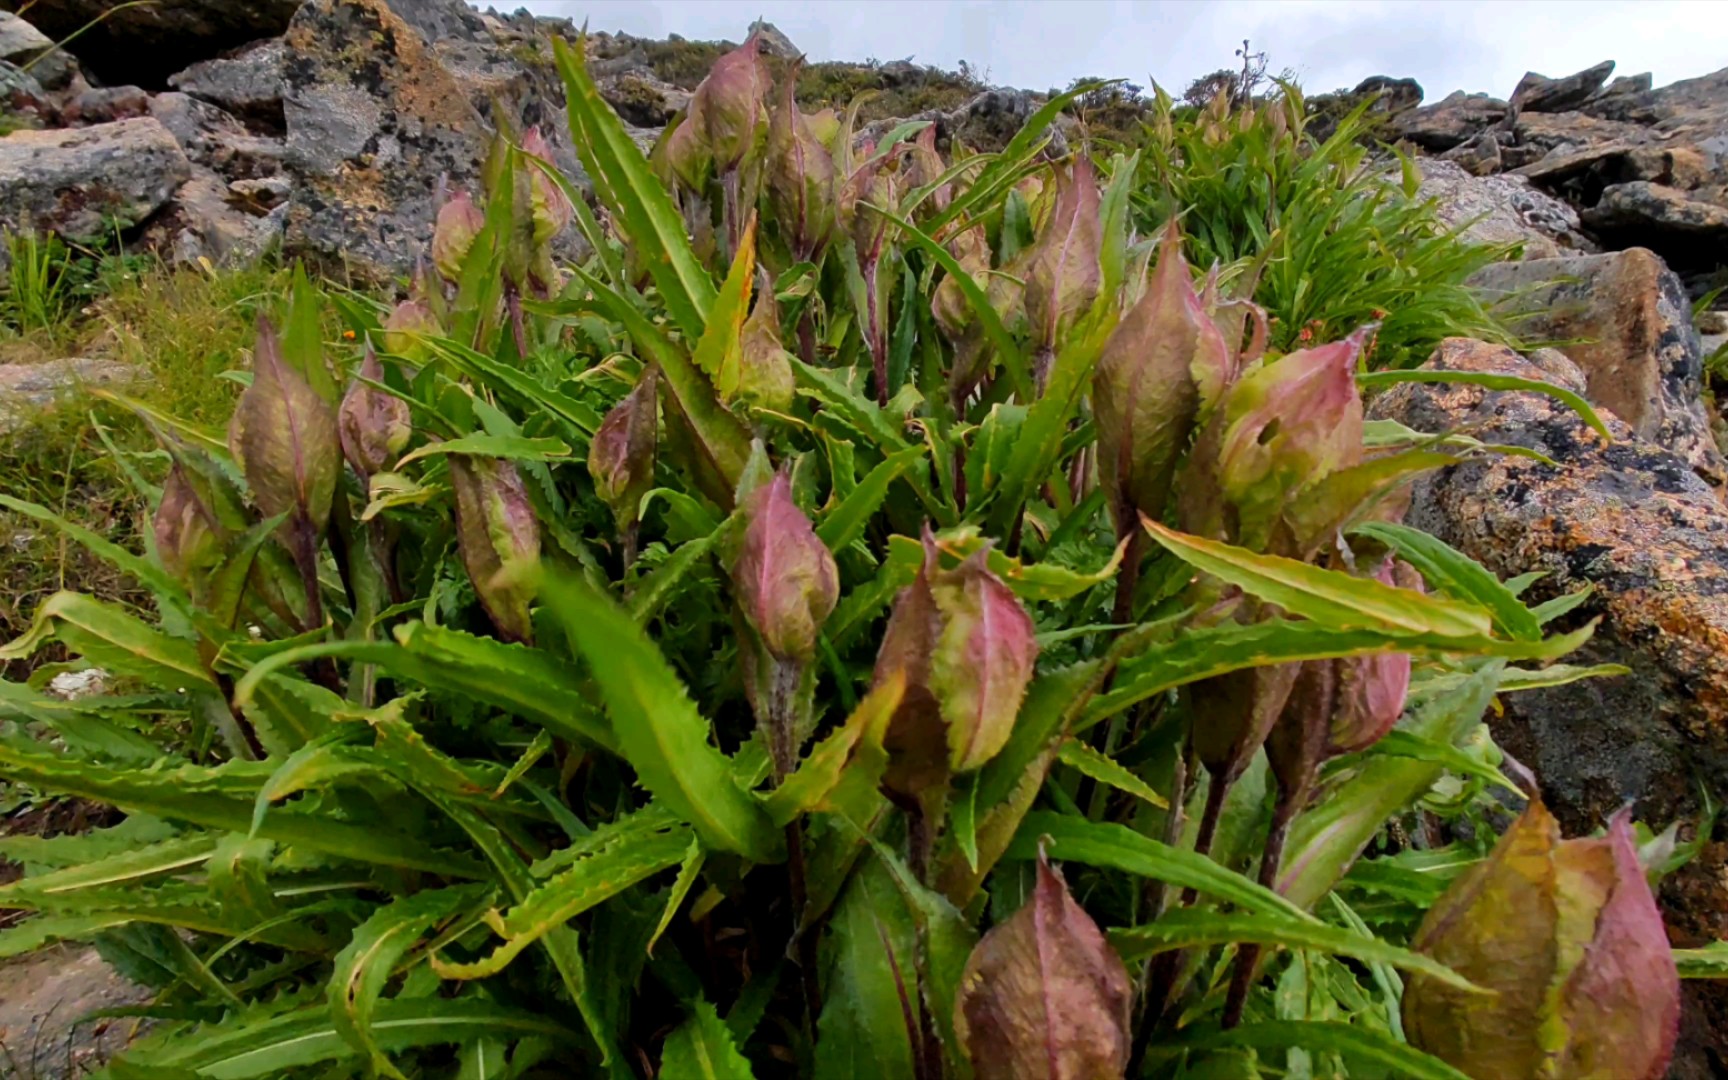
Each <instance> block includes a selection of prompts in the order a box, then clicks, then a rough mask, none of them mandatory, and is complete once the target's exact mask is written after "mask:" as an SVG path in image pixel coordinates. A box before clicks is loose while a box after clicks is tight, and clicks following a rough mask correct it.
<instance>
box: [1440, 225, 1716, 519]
mask: <svg viewBox="0 0 1728 1080" xmlns="http://www.w3.org/2000/svg"><path fill="white" fill-rule="evenodd" d="M1472 283H1473V284H1475V285H1477V286H1478V287H1479V288H1481V289H1482V290H1483V291H1484V292H1485V293H1486V294H1487V295H1488V296H1489V297H1491V298H1494V299H1495V300H1496V301H1497V302H1498V304H1499V306H1500V309H1501V310H1502V311H1504V312H1505V313H1506V314H1507V315H1508V316H1510V317H1512V318H1513V319H1514V320H1515V322H1514V324H1513V325H1514V326H1515V327H1516V328H1517V331H1518V334H1519V336H1520V337H1523V338H1525V339H1526V340H1535V341H1557V342H1561V344H1560V345H1559V346H1558V348H1559V350H1560V351H1561V352H1563V353H1565V354H1566V356H1568V357H1570V358H1571V360H1572V361H1573V362H1574V363H1575V364H1577V365H1578V368H1579V370H1580V371H1582V372H1583V374H1584V378H1585V381H1586V386H1587V389H1586V391H1585V393H1586V395H1587V396H1588V397H1589V399H1590V401H1591V402H1592V403H1594V404H1596V405H1599V406H1601V407H1603V408H1605V409H1608V410H1610V411H1612V412H1613V413H1614V415H1616V416H1618V417H1619V418H1620V419H1622V420H1624V421H1626V423H1627V424H1628V425H1629V426H1630V427H1631V428H1632V430H1633V431H1634V432H1635V433H1637V434H1638V435H1639V436H1640V437H1641V438H1645V439H1649V440H1650V441H1652V442H1654V443H1656V444H1657V445H1659V446H1663V447H1666V448H1667V449H1668V450H1670V451H1671V452H1673V453H1674V454H1677V455H1678V456H1680V457H1681V458H1683V459H1685V461H1686V463H1687V464H1688V465H1690V466H1691V468H1692V471H1693V472H1695V473H1697V474H1698V475H1699V476H1700V477H1702V478H1703V479H1704V480H1705V481H1707V482H1709V483H1710V484H1712V485H1713V486H1715V487H1718V488H1720V487H1722V486H1723V484H1724V483H1725V482H1728V465H1725V464H1724V462H1723V460H1722V454H1721V452H1720V451H1719V450H1718V449H1717V448H1716V440H1715V437H1714V436H1713V435H1712V434H1711V431H1710V420H1709V417H1708V416H1707V415H1706V413H1705V410H1704V405H1703V402H1702V400H1701V394H1702V389H1703V385H1702V383H1703V375H1704V371H1703V358H1702V353H1701V349H1700V344H1699V340H1698V333H1697V331H1696V330H1695V329H1693V326H1692V313H1691V307H1690V305H1689V303H1688V302H1687V298H1686V289H1685V286H1684V285H1682V284H1681V282H1680V279H1679V278H1678V277H1677V276H1675V274H1674V272H1673V271H1672V270H1670V269H1668V267H1667V265H1666V264H1664V263H1663V262H1662V260H1661V259H1660V258H1658V257H1657V256H1656V255H1655V254H1654V253H1652V252H1649V251H1646V250H1645V249H1643V248H1630V249H1628V250H1626V251H1617V252H1613V253H1611V254H1606V255H1572V256H1568V257H1566V258H1560V259H1532V260H1529V261H1526V262H1519V263H1500V264H1498V265H1495V266H1490V267H1487V268H1485V269H1483V270H1481V271H1480V272H1478V273H1477V275H1476V277H1475V278H1474V279H1473V281H1472Z"/></svg>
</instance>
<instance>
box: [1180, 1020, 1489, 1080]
mask: <svg viewBox="0 0 1728 1080" xmlns="http://www.w3.org/2000/svg"><path fill="white" fill-rule="evenodd" d="M1293 1046H1294V1047H1301V1048H1303V1049H1305V1050H1315V1051H1320V1052H1322V1053H1336V1054H1343V1055H1344V1056H1346V1057H1350V1058H1357V1059H1360V1060H1362V1061H1365V1062H1371V1063H1372V1064H1373V1065H1375V1066H1377V1067H1378V1069H1379V1070H1380V1071H1379V1072H1377V1073H1376V1075H1384V1076H1396V1077H1398V1078H1399V1080H1470V1077H1469V1076H1467V1075H1465V1074H1464V1073H1461V1072H1459V1071H1458V1070H1457V1069H1454V1068H1453V1067H1452V1066H1450V1065H1448V1064H1446V1063H1445V1062H1444V1061H1441V1060H1440V1059H1439V1058H1436V1057H1432V1056H1430V1055H1428V1054H1424V1053H1423V1052H1422V1051H1420V1050H1418V1049H1416V1048H1415V1047H1413V1046H1409V1045H1406V1044H1405V1043H1401V1042H1398V1041H1396V1040H1394V1039H1391V1038H1389V1037H1387V1036H1385V1035H1382V1034H1380V1033H1379V1032H1376V1031H1370V1030H1368V1029H1367V1028H1361V1027H1355V1026H1353V1025H1350V1024H1341V1023H1337V1022H1334V1021H1328V1020H1263V1021H1257V1022H1255V1023H1252V1024H1244V1025H1243V1026H1241V1027H1238V1028H1232V1029H1231V1030H1229V1031H1211V1032H1204V1033H1201V1034H1196V1035H1188V1036H1185V1037H1178V1038H1175V1039H1171V1040H1167V1041H1160V1042H1159V1044H1158V1045H1157V1046H1156V1047H1154V1048H1153V1049H1152V1051H1151V1053H1152V1054H1153V1056H1155V1057H1158V1058H1167V1057H1170V1056H1173V1055H1175V1054H1179V1053H1182V1052H1184V1051H1186V1052H1189V1053H1198V1052H1202V1051H1207V1050H1223V1049H1230V1048H1237V1047H1243V1048H1249V1049H1253V1050H1258V1051H1263V1052H1264V1053H1266V1054H1267V1055H1269V1056H1271V1057H1273V1058H1274V1059H1275V1060H1280V1059H1281V1056H1282V1055H1283V1053H1284V1052H1285V1051H1286V1050H1288V1049H1290V1048H1291V1047H1293Z"/></svg>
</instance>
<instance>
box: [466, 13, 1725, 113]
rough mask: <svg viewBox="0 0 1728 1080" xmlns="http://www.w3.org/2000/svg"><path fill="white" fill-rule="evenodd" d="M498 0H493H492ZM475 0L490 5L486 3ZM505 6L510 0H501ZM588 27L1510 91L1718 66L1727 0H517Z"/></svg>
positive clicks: (1040, 69)
mask: <svg viewBox="0 0 1728 1080" xmlns="http://www.w3.org/2000/svg"><path fill="white" fill-rule="evenodd" d="M492 2H496V0H492ZM481 6H485V3H482V5H481ZM498 6H499V7H501V8H510V9H513V8H514V7H515V6H516V3H515V2H514V0H505V2H502V3H498ZM526 6H527V7H528V8H530V9H531V10H533V11H535V12H537V13H539V14H543V15H562V16H566V17H568V18H571V19H574V20H576V21H577V22H578V23H580V22H582V21H583V20H587V22H588V24H589V26H590V27H591V28H592V29H594V30H614V31H616V30H622V31H624V32H626V33H630V34H636V35H638V36H643V37H664V36H666V35H667V34H669V33H670V34H681V35H683V36H684V37H687V38H693V39H719V38H725V39H729V40H732V41H737V40H740V39H741V38H742V37H743V35H744V28H745V27H746V26H748V25H749V24H750V22H751V20H752V19H754V18H756V17H757V16H758V15H760V16H761V17H763V18H765V19H767V20H768V21H769V22H771V23H774V24H775V25H776V26H778V27H779V28H780V29H781V30H782V31H784V32H785V33H786V35H787V36H788V37H790V38H791V39H792V40H793V42H795V43H796V44H797V46H798V47H799V48H800V49H803V50H804V51H805V53H807V54H808V55H809V56H810V58H811V59H812V60H863V59H867V58H870V57H874V58H876V59H878V60H898V59H902V58H904V57H906V56H912V57H914V58H915V59H916V60H917V61H918V62H920V63H925V64H935V65H938V66H940V67H944V68H953V67H955V66H956V65H957V64H958V63H959V61H961V60H966V61H967V62H969V63H971V64H974V65H976V66H977V67H979V68H980V69H983V70H986V71H987V72H988V75H989V79H990V81H991V82H994V83H997V84H1000V85H1005V86H1018V87H1024V88H1028V89H1045V88H1048V87H1051V86H1066V85H1067V84H1068V83H1069V82H1070V81H1072V80H1073V79H1075V78H1076V77H1079V76H1082V75H1098V76H1108V77H1123V78H1128V79H1130V80H1132V81H1133V82H1136V83H1145V82H1146V81H1147V80H1148V79H1149V78H1154V79H1157V80H1158V82H1159V83H1160V84H1162V85H1164V86H1166V87H1167V88H1170V89H1171V90H1172V91H1173V92H1175V93H1180V92H1181V90H1182V89H1183V87H1185V86H1186V85H1187V84H1188V82H1189V80H1191V79H1193V78H1195V77H1196V76H1198V75H1203V74H1205V73H1207V72H1209V71H1214V70H1217V69H1218V68H1220V67H1233V66H1235V65H1236V63H1237V61H1236V60H1235V58H1234V57H1233V56H1232V52H1233V51H1234V50H1235V49H1237V48H1238V47H1239V46H1240V45H1241V41H1242V39H1243V38H1244V37H1246V38H1248V39H1249V40H1251V41H1252V42H1253V46H1254V49H1255V51H1259V50H1261V49H1264V50H1265V51H1266V52H1267V53H1268V55H1269V57H1270V60H1271V66H1272V70H1273V71H1275V72H1276V71H1279V70H1282V69H1283V68H1286V67H1290V68H1294V69H1295V71H1296V74H1297V76H1298V78H1299V79H1300V80H1301V82H1302V85H1303V87H1304V88H1305V89H1307V90H1309V91H1310V92H1319V91H1325V90H1334V89H1337V88H1339V87H1350V86H1354V85H1355V84H1356V83H1357V82H1358V81H1360V80H1361V79H1362V78H1363V77H1365V76H1368V75H1393V76H1406V75H1408V76H1414V77H1415V78H1416V79H1417V81H1419V82H1420V83H1421V84H1422V86H1423V88H1424V89H1425V90H1426V91H1427V99H1428V100H1429V101H1437V100H1439V99H1440V98H1442V97H1445V96H1446V95H1447V94H1448V93H1450V92H1451V91H1453V90H1456V89H1466V90H1471V91H1477V90H1484V91H1488V92H1491V93H1493V94H1495V95H1496V96H1499V97H1505V96H1507V95H1509V94H1510V93H1511V92H1512V88H1513V86H1514V85H1515V84H1516V83H1517V82H1518V78H1519V76H1521V75H1523V74H1524V72H1525V71H1527V70H1533V71H1539V72H1541V73H1543V74H1545V75H1551V76H1557V75H1565V74H1568V73H1570V72H1573V71H1577V70H1579V69H1581V68H1585V67H1589V66H1590V65H1591V64H1595V63H1597V62H1599V61H1602V60H1615V61H1618V65H1619V66H1618V67H1617V68H1616V69H1615V73H1616V74H1619V75H1633V74H1637V73H1639V72H1643V71H1649V72H1652V73H1654V75H1655V76H1656V82H1657V85H1661V84H1663V83H1667V82H1673V81H1675V80H1677V79H1686V78H1692V77H1693V76H1697V75H1703V74H1707V73H1709V72H1711V71H1715V70H1716V69H1718V68H1721V67H1728V0H1642V2H1639V3H1627V2H1625V0H1554V2H1549V0H1521V2H1520V0H1222V2H1204V0H1200V2H1191V0H1164V2H1149V0H1138V2H1131V0H526Z"/></svg>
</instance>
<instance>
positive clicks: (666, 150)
mask: <svg viewBox="0 0 1728 1080" xmlns="http://www.w3.org/2000/svg"><path fill="white" fill-rule="evenodd" d="M651 161H652V163H653V165H654V167H655V169H656V171H657V173H658V174H659V176H660V179H661V182H663V183H664V184H665V185H666V186H667V187H671V186H672V184H673V182H674V181H677V182H678V183H679V184H682V185H683V186H684V188H685V189H686V190H688V191H695V192H700V191H702V189H703V188H705V187H707V185H708V170H709V169H710V168H712V167H713V165H714V155H713V154H712V153H710V152H709V150H708V144H707V142H705V141H704V138H703V134H702V125H701V124H700V123H698V122H697V121H696V119H695V118H694V117H692V116H690V115H689V114H686V115H684V116H683V117H681V118H679V119H677V120H675V121H673V126H672V127H671V128H670V129H669V130H668V131H667V132H666V133H665V134H664V135H662V137H661V139H660V141H659V142H657V143H655V145H654V153H653V155H652V157H651Z"/></svg>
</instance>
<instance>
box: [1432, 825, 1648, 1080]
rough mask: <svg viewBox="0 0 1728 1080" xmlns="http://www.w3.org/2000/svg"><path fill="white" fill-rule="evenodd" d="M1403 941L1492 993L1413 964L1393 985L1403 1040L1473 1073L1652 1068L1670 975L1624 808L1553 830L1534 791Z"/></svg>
mask: <svg viewBox="0 0 1728 1080" xmlns="http://www.w3.org/2000/svg"><path fill="white" fill-rule="evenodd" d="M1413 945H1414V947H1415V948H1416V949H1417V950H1418V951H1420V952H1423V953H1427V954H1428V955H1430V956H1432V957H1434V958H1435V959H1436V960H1438V961H1440V962H1441V963H1443V964H1445V965H1446V966H1448V967H1450V968H1452V969H1453V970H1454V971H1456V972H1458V973H1459V974H1460V975H1463V976H1464V977H1465V978H1467V979H1469V980H1470V981H1471V982H1474V983H1475V984H1477V985H1478V986H1481V987H1484V988H1486V989H1488V990H1492V991H1495V992H1496V993H1495V994H1493V995H1482V994H1467V993H1464V992H1463V991H1460V990H1458V989H1455V988H1453V987H1450V986H1445V985H1443V984H1441V983H1439V982H1438V981H1436V980H1434V979H1430V978H1426V977H1424V976H1422V975H1411V976H1409V977H1408V978H1409V981H1408V982H1407V983H1406V985H1405V990H1404V1029H1405V1031H1406V1032H1407V1033H1408V1035H1409V1038H1410V1041H1411V1043H1413V1044H1414V1045H1416V1046H1418V1047H1420V1048H1421V1049H1423V1050H1425V1051H1427V1052H1428V1053H1430V1054H1433V1055H1434V1056H1436V1057H1438V1058H1440V1059H1442V1060H1443V1061H1446V1062H1447V1063H1449V1064H1451V1065H1452V1066H1453V1067H1455V1068H1457V1069H1459V1070H1461V1071H1462V1072H1465V1073H1468V1074H1469V1075H1471V1076H1485V1077H1486V1076H1506V1077H1526V1076H1530V1077H1535V1076H1554V1077H1567V1078H1569V1080H1571V1078H1577V1080H1656V1078H1658V1077H1660V1076H1662V1075H1663V1074H1664V1072H1665V1071H1666V1069H1667V1067H1668V1058H1669V1055H1670V1054H1671V1053H1672V1051H1673V1048H1674V1040H1675V1037H1676V1034H1677V1029H1678V1026H1679V1020H1680V980H1679V976H1678V974H1677V973H1676V971H1675V968H1674V958H1673V954H1672V952H1671V951H1670V949H1669V945H1668V937H1667V934H1666V932H1665V931H1664V930H1663V926H1662V915H1661V913H1660V912H1659V911H1658V910H1657V907H1656V900H1655V898H1654V897H1653V896H1652V895H1651V894H1650V886H1649V883H1648V882H1647V880H1646V879H1645V876H1644V869H1643V867H1642V866H1640V865H1639V862H1638V854H1637V849H1636V847H1635V846H1634V844H1633V839H1632V828H1631V824H1630V821H1629V820H1628V818H1627V816H1626V815H1625V814H1624V813H1623V814H1620V815H1618V816H1616V817H1615V818H1614V820H1613V821H1612V822H1611V823H1610V824H1609V826H1608V835H1607V836H1605V837H1601V838H1589V839H1577V840H1562V839H1561V838H1560V827H1559V824H1558V823H1557V822H1556V821H1555V820H1554V818H1553V817H1552V816H1551V815H1550V814H1549V813H1548V811H1547V810H1546V809H1545V808H1544V807H1543V806H1542V804H1541V803H1540V802H1533V803H1531V804H1530V807H1529V808H1528V809H1527V810H1525V812H1524V815H1523V816H1522V817H1521V818H1519V819H1518V821H1517V822H1516V823H1514V824H1513V826H1512V828H1511V829H1510V830H1509V831H1508V832H1507V833H1506V835H1505V836H1503V837H1501V839H1500V843H1499V844H1498V845H1497V846H1496V847H1495V848H1494V853H1493V854H1492V855H1490V856H1489V857H1488V858H1487V860H1485V861H1484V862H1482V863H1479V864H1477V865H1476V866H1475V867H1474V868H1472V869H1471V870H1469V871H1468V872H1466V873H1465V874H1464V875H1463V876H1462V877H1460V878H1459V879H1458V880H1457V881H1455V882H1453V883H1452V886H1451V888H1449V889H1447V890H1446V893H1445V895H1443V896H1441V898H1440V900H1439V901H1438V902H1437V903H1436V904H1435V905H1434V907H1433V908H1432V909H1431V910H1430V911H1429V912H1428V916H1427V918H1426V919H1424V920H1423V922H1422V928H1421V930H1419V931H1418V932H1417V934H1416V940H1415V941H1414V943H1413Z"/></svg>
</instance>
